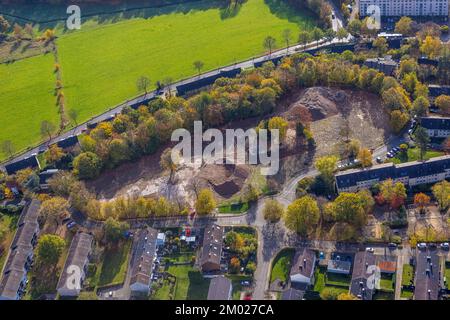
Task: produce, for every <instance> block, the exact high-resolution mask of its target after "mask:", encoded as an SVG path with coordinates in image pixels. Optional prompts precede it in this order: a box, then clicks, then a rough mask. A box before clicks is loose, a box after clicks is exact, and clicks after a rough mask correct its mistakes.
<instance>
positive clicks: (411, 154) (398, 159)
mask: <svg viewBox="0 0 450 320" xmlns="http://www.w3.org/2000/svg"><path fill="white" fill-rule="evenodd" d="M444 154H445V153H444V152H441V151H436V150H427V152H426V153H425V155H424V157H423V158H424V160H428V159H431V158H435V157H440V156H443V155H444ZM419 158H420V149H419V148H412V149H408V152H407V154H402V153H401V152H399V153H398V154H397V156H395V157H394V158H392V159H391V160H389V161H390V162H393V163H396V164H399V163H404V162H409V161H416V160H419Z"/></svg>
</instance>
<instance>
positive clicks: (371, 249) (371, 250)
mask: <svg viewBox="0 0 450 320" xmlns="http://www.w3.org/2000/svg"><path fill="white" fill-rule="evenodd" d="M366 251H367V252H374V251H375V250H374V249H373V248H370V247H369V248H366Z"/></svg>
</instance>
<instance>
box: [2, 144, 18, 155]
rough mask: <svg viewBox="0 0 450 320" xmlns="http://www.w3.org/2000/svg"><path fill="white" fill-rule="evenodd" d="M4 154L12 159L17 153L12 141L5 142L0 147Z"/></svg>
mask: <svg viewBox="0 0 450 320" xmlns="http://www.w3.org/2000/svg"><path fill="white" fill-rule="evenodd" d="M0 148H1V150H2V152H3V153H4V154H6V155H8V156H9V157H11V156H12V155H13V154H14V152H15V150H16V149H15V147H14V143H13V142H12V141H11V140H5V141H3V142H2V144H1V146H0Z"/></svg>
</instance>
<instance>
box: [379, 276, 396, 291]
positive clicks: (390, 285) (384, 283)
mask: <svg viewBox="0 0 450 320" xmlns="http://www.w3.org/2000/svg"><path fill="white" fill-rule="evenodd" d="M394 283H395V282H394V276H393V275H390V274H384V273H382V274H381V279H380V287H381V289H382V290H383V291H385V292H393V291H394Z"/></svg>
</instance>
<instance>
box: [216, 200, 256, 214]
mask: <svg viewBox="0 0 450 320" xmlns="http://www.w3.org/2000/svg"><path fill="white" fill-rule="evenodd" d="M248 207H249V205H248V202H243V203H232V204H225V205H221V206H219V207H218V210H219V213H233V214H240V213H244V212H247V211H248Z"/></svg>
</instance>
